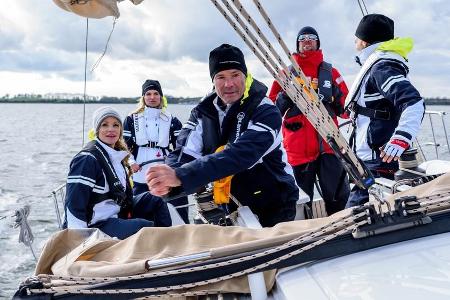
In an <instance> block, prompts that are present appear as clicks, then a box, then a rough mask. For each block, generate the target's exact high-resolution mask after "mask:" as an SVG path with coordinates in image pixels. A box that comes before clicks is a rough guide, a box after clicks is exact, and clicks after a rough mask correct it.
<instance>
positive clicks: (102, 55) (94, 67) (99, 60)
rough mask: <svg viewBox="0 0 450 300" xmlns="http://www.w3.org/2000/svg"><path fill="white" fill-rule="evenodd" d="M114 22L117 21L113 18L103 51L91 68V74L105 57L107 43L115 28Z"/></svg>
mask: <svg viewBox="0 0 450 300" xmlns="http://www.w3.org/2000/svg"><path fill="white" fill-rule="evenodd" d="M116 21H117V18H116V17H114V18H113V25H112V29H111V32H110V33H109V36H108V39H107V40H106V44H105V49H103V53H102V54H101V55H100V57H99V58H98V59H97V61H96V62H95V63H94V65H93V66H92V68H91V72H94V70H95V69H96V68H97V67H98V66H99V65H100V62H101V61H102V59H103V57H104V56H105V54H106V51H108V45H109V41H110V40H111V36H112V34H113V31H114V28H115V27H116Z"/></svg>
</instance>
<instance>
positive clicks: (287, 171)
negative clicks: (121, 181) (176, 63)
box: [147, 44, 299, 226]
mask: <svg viewBox="0 0 450 300" xmlns="http://www.w3.org/2000/svg"><path fill="white" fill-rule="evenodd" d="M209 70H210V75H211V79H212V81H213V83H214V91H213V92H212V93H211V94H209V95H207V96H206V97H205V98H204V99H203V100H202V101H201V102H200V103H199V104H198V105H197V106H196V107H195V108H194V109H193V110H192V112H191V116H190V118H189V121H187V123H186V124H185V125H184V126H183V129H182V131H181V132H180V135H179V137H178V140H177V149H176V150H175V151H174V152H172V153H171V154H170V155H169V158H168V163H169V164H170V165H171V167H169V166H167V165H158V166H153V167H151V168H150V169H149V171H148V173H147V183H148V185H149V189H150V192H151V193H152V194H153V195H156V196H163V195H167V194H169V192H170V194H173V193H175V192H182V193H185V194H190V193H193V192H195V191H196V190H197V189H198V188H200V187H202V186H204V185H206V184H208V183H209V182H213V181H216V180H219V179H222V178H226V177H227V176H230V175H233V177H232V180H231V194H232V195H233V196H234V197H235V198H237V200H238V201H239V202H240V203H241V204H243V205H247V206H249V207H250V208H251V210H252V211H253V212H254V213H255V214H256V215H257V216H258V218H259V221H260V223H261V224H262V225H263V226H273V225H275V224H277V223H279V222H283V221H290V220H293V219H294V217H295V204H296V201H297V199H298V196H299V190H298V187H297V185H296V183H295V179H294V176H293V171H292V168H291V166H290V165H289V164H288V162H287V157H286V152H285V151H284V149H283V146H282V136H281V132H280V129H281V115H280V112H279V110H278V109H277V107H276V106H274V105H273V103H272V101H271V100H270V99H268V98H267V97H266V93H267V87H266V86H265V85H263V84H262V83H261V82H259V81H257V80H254V79H253V78H252V76H251V75H250V74H249V73H248V72H247V67H246V64H245V60H244V55H243V54H242V52H241V50H239V49H238V48H236V47H234V46H231V45H227V44H223V45H221V46H219V47H217V48H215V49H214V50H212V51H211V53H210V56H209ZM220 146H225V147H224V150H223V151H220V152H216V150H217V148H219V147H220ZM215 196H216V195H215ZM215 201H216V203H217V199H216V198H215Z"/></svg>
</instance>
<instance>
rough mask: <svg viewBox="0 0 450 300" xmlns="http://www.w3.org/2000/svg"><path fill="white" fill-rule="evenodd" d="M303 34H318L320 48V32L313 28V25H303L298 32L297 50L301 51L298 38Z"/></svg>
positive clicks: (318, 46)
mask: <svg viewBox="0 0 450 300" xmlns="http://www.w3.org/2000/svg"><path fill="white" fill-rule="evenodd" d="M302 34H314V35H315V36H317V49H319V48H320V38H319V34H318V33H317V31H316V30H315V29H314V28H312V27H311V26H305V27H303V28H302V29H300V31H299V32H298V34H297V41H296V44H297V52H299V49H298V39H299V38H300V36H301V35H302Z"/></svg>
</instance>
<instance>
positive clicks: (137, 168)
mask: <svg viewBox="0 0 450 300" xmlns="http://www.w3.org/2000/svg"><path fill="white" fill-rule="evenodd" d="M130 167H131V170H132V171H133V173H136V172H139V171H140V170H141V169H142V168H141V166H140V165H139V164H137V163H134V164H132V165H131V166H130Z"/></svg>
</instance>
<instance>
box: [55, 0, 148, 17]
mask: <svg viewBox="0 0 450 300" xmlns="http://www.w3.org/2000/svg"><path fill="white" fill-rule="evenodd" d="M119 1H123V0H53V2H55V4H56V5H57V6H59V7H60V8H62V9H64V10H67V11H69V12H73V13H75V14H77V15H80V16H83V17H86V18H94V19H101V18H104V17H108V16H113V17H116V18H118V17H119V16H120V13H119V8H118V7H117V2H119ZM130 1H131V2H133V4H135V5H137V4H139V3H141V2H142V1H144V0H130Z"/></svg>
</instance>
